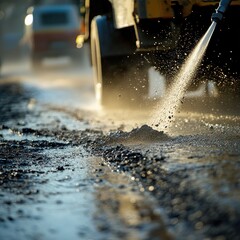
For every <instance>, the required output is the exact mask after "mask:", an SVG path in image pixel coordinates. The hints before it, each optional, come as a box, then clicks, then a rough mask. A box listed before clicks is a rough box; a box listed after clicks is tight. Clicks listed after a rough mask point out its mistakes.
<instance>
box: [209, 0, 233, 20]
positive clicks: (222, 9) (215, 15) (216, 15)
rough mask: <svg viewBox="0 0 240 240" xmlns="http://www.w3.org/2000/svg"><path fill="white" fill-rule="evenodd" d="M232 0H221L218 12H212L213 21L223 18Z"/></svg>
mask: <svg viewBox="0 0 240 240" xmlns="http://www.w3.org/2000/svg"><path fill="white" fill-rule="evenodd" d="M231 1H232V0H221V1H220V3H219V6H218V8H217V9H216V12H215V13H213V14H212V21H214V22H217V23H218V22H219V21H221V20H222V18H223V14H224V13H225V12H226V10H227V8H228V6H229V4H230V3H231Z"/></svg>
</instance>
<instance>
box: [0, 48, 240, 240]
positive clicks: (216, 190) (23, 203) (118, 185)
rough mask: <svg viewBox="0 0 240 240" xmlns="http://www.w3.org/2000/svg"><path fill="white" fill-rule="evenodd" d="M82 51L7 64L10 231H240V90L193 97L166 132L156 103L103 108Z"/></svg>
mask: <svg viewBox="0 0 240 240" xmlns="http://www.w3.org/2000/svg"><path fill="white" fill-rule="evenodd" d="M79 56H80V58H79V60H78V61H77V62H72V61H71V59H68V58H63V59H54V60H49V59H47V60H46V61H45V62H44V67H42V68H41V69H39V71H37V72H34V71H32V70H31V68H30V63H29V61H28V59H25V60H24V61H17V60H16V61H15V62H14V61H11V62H5V64H4V66H3V72H2V76H1V78H0V116H1V117H0V184H1V191H0V206H1V207H0V239H4V240H5V239H24V240H25V239H86V240H95V239H96V240H98V239H104V240H106V239H109V240H115V239H128V240H148V239H149V240H155V239H156V240H157V239H184V240H185V239H216V240H224V239H226V240H227V239H229V240H235V239H239V236H240V171H239V170H240V105H239V104H238V103H239V97H237V96H233V95H229V96H220V97H218V98H214V97H206V96H201V97H198V98H197V97H194V98H188V99H186V101H185V103H184V104H183V106H182V109H181V111H180V113H178V115H177V116H176V119H175V121H174V123H173V125H172V126H171V127H168V128H166V129H165V131H164V132H160V131H156V130H154V129H153V128H152V126H151V121H152V116H155V117H157V116H158V114H157V113H156V110H155V108H154V105H155V102H154V101H152V100H151V101H150V102H151V104H149V105H150V106H151V107H149V108H146V109H144V110H141V111H138V110H136V109H135V110H133V109H124V110H123V109H121V110H119V109H117V110H113V109H112V110H109V111H108V110H106V109H101V108H99V106H97V104H96V102H95V98H94V89H93V76H92V69H91V67H90V65H89V61H88V58H87V56H88V54H87V48H84V49H81V50H79ZM155 75H156V74H155ZM157 76H158V75H157ZM156 78H157V77H156V76H155V79H152V80H151V81H152V84H154V82H156ZM151 88H153V89H154V87H152V85H151ZM155 88H157V87H155ZM155 90H156V89H155ZM150 95H154V94H153V93H149V96H150ZM195 95H196V94H195ZM152 102H154V103H152ZM156 102H157V100H156Z"/></svg>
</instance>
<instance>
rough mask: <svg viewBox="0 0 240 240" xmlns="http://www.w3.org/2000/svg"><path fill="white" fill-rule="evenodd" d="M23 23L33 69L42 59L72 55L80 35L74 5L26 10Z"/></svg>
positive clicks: (77, 16)
mask: <svg viewBox="0 0 240 240" xmlns="http://www.w3.org/2000/svg"><path fill="white" fill-rule="evenodd" d="M28 13H29V14H28V15H27V17H26V18H25V24H26V26H27V31H28V33H29V34H28V35H29V37H30V38H29V40H30V44H31V59H32V64H33V67H35V66H38V65H39V63H40V62H41V60H42V59H43V58H45V57H57V56H73V54H75V53H76V38H77V37H78V35H79V34H80V18H79V14H78V11H77V8H76V6H75V5H71V4H67V5H43V6H37V7H34V8H30V9H29V10H28Z"/></svg>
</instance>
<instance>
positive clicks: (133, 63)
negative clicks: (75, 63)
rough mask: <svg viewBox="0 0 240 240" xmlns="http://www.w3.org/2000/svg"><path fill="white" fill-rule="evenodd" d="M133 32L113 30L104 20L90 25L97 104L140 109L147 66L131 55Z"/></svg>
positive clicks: (108, 22) (145, 84)
mask: <svg viewBox="0 0 240 240" xmlns="http://www.w3.org/2000/svg"><path fill="white" fill-rule="evenodd" d="M134 41H135V35H134V32H133V29H131V28H130V29H124V30H116V29H114V27H113V23H112V22H111V21H109V20H108V19H107V18H106V17H105V16H103V17H100V16H98V17H95V18H94V19H93V21H92V24H91V55H92V56H91V57H92V65H93V71H94V84H95V93H96V99H97V102H98V103H99V104H100V105H103V106H106V107H112V106H113V107H115V106H124V107H126V106H133V105H140V104H141V103H142V102H143V100H144V97H145V96H146V95H147V93H148V79H147V63H145V61H144V59H142V58H141V56H140V55H139V54H134V51H135V45H134V44H135V43H134Z"/></svg>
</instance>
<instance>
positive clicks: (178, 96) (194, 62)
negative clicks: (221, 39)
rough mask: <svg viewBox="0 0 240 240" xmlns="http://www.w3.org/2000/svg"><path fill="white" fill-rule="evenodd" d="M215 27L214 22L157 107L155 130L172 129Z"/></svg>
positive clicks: (154, 120)
mask: <svg viewBox="0 0 240 240" xmlns="http://www.w3.org/2000/svg"><path fill="white" fill-rule="evenodd" d="M215 27H216V22H212V24H211V26H210V27H209V29H208V31H207V32H206V33H205V35H204V36H203V37H202V38H201V39H200V41H199V43H198V44H197V45H196V47H195V48H194V49H193V51H192V52H191V53H190V55H189V56H188V58H187V59H186V61H185V63H184V64H183V66H182V67H181V69H180V71H179V73H178V74H177V76H176V77H175V80H174V82H173V83H172V85H171V87H170V88H169V90H168V92H167V94H166V96H165V99H164V100H163V102H161V103H160V104H159V105H158V106H157V109H156V110H155V114H154V116H153V119H152V124H151V125H152V126H153V128H155V129H157V130H161V131H162V130H164V129H166V128H168V127H170V125H171V124H172V122H173V121H174V117H175V114H176V112H177V111H178V109H179V107H180V105H181V102H182V101H183V97H184V94H185V92H186V90H187V88H188V86H189V84H190V83H191V80H192V79H193V77H194V75H195V73H196V71H197V69H198V67H199V65H200V63H201V60H202V58H203V56H204V53H205V51H206V49H207V46H208V44H209V41H210V39H211V37H212V34H213V32H214V29H215Z"/></svg>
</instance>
